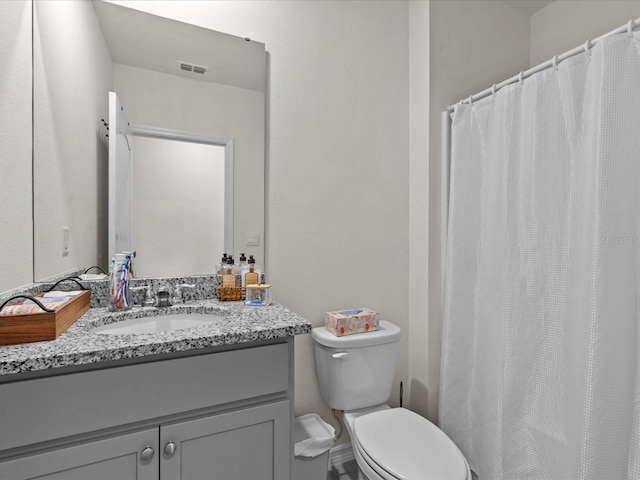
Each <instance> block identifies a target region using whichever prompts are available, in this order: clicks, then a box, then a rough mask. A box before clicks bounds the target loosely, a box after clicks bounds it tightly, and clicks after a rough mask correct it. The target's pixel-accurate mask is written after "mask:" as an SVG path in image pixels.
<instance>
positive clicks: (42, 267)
mask: <svg viewBox="0 0 640 480" xmlns="http://www.w3.org/2000/svg"><path fill="white" fill-rule="evenodd" d="M34 5H35V8H34V10H35V11H34V167H33V168H34V174H33V182H34V205H33V211H34V277H35V278H34V280H36V281H37V280H40V279H42V278H45V277H49V276H52V275H57V274H60V273H63V272H67V271H72V270H76V269H79V268H82V267H87V266H90V265H93V264H96V263H97V264H99V265H101V266H103V268H106V266H107V264H108V261H109V259H110V257H111V256H112V255H113V253H114V252H111V251H109V247H108V223H109V221H108V210H107V207H108V196H107V191H108V183H107V179H108V168H107V167H108V161H107V138H106V134H107V133H108V132H107V131H106V130H105V128H104V126H103V124H102V122H101V119H103V118H104V119H106V118H107V113H108V102H107V99H108V95H107V92H108V91H110V90H114V91H116V92H118V95H119V96H120V99H121V100H122V103H123V104H124V105H125V106H126V108H127V113H128V116H129V121H130V122H131V123H132V124H138V125H152V126H154V127H159V128H166V129H171V130H180V131H184V132H192V133H195V134H200V135H211V136H215V137H218V138H228V139H233V140H234V156H235V162H234V174H235V181H234V199H233V203H234V231H233V232H232V236H233V238H234V242H235V243H234V245H233V251H234V253H236V254H237V253H239V252H240V251H242V252H246V253H247V254H253V255H255V256H256V258H257V259H262V262H264V247H263V244H261V245H259V246H245V241H246V237H247V232H260V233H261V238H264V100H265V91H264V88H265V51H264V45H263V44H260V43H257V42H254V41H245V40H244V39H241V38H238V37H233V36H231V35H226V34H221V33H218V32H214V31H211V30H207V29H205V28H200V27H195V26H193V25H187V24H184V23H181V22H176V21H173V20H169V19H167V18H162V17H158V16H155V15H150V14H147V13H144V12H141V11H138V10H135V9H133V8H127V7H123V6H120V5H114V4H110V3H107V2H103V1H98V0H96V1H94V2H77V1H75V0H69V1H65V0H51V1H50V0H38V1H37V2H35V4H34ZM131 5H132V6H133V7H134V8H135V7H136V3H135V2H131ZM177 8H178V7H177ZM36 30H37V32H36ZM178 62H188V63H191V64H195V65H199V66H205V67H207V69H206V72H207V73H206V75H198V74H195V73H193V72H185V71H181V70H180V68H179V63H178ZM184 167H186V165H185V166H183V168H184ZM189 168H191V167H189ZM184 172H186V168H184ZM184 172H183V173H184ZM192 175H193V176H194V177H195V176H196V175H197V173H196V172H192ZM165 193H166V194H167V195H169V194H170V193H171V192H170V191H166V192H165ZM166 200H167V202H168V203H170V204H171V203H173V204H176V203H177V202H178V200H173V201H172V200H171V198H170V197H167V198H166ZM152 215H155V214H153V213H148V214H146V218H151V216H152ZM63 227H66V228H68V230H69V236H68V245H67V249H66V250H65V245H64V241H65V240H64V236H63V234H62V232H63ZM195 233H196V229H192V228H191V227H189V230H188V231H181V232H177V229H176V236H177V237H182V238H183V239H184V240H185V242H186V241H191V240H194V239H193V238H192V237H193V235H194V234H195ZM134 248H135V249H136V250H138V253H139V255H142V254H143V252H142V249H141V248H139V247H137V246H136V247H134ZM197 248H199V249H200V248H209V249H210V250H217V249H218V248H219V247H217V246H214V245H209V246H208V247H197ZM65 252H66V253H65ZM191 253H192V252H190V251H189V249H186V250H185V251H184V255H191ZM211 253H212V256H213V258H216V259H217V258H218V257H219V256H220V253H222V252H221V251H212V252H211ZM229 253H230V252H229ZM258 261H260V260H258ZM198 262H199V268H198V271H197V272H192V273H194V274H195V273H203V271H209V272H210V271H212V270H213V265H214V264H215V263H217V260H216V262H213V263H212V264H211V265H203V264H202V263H208V262H209V260H208V259H201V260H199V261H198Z"/></svg>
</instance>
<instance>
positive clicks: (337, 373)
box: [311, 321, 471, 480]
mask: <svg viewBox="0 0 640 480" xmlns="http://www.w3.org/2000/svg"><path fill="white" fill-rule="evenodd" d="M311 336H312V338H313V340H314V342H315V357H316V372H317V376H318V386H319V388H320V395H321V396H322V399H323V400H324V401H325V402H326V403H327V404H329V406H330V407H331V408H334V409H336V410H343V411H344V423H345V425H346V427H347V430H348V432H349V435H350V436H351V444H352V446H353V453H354V455H355V458H356V462H357V463H358V467H359V478H360V479H361V480H471V472H470V470H469V466H468V464H467V461H466V460H465V458H464V456H463V455H462V452H460V450H459V449H458V447H456V445H455V444H454V443H453V442H452V441H451V439H449V437H447V435H445V433H444V432H443V431H442V430H440V429H439V428H438V427H436V426H435V425H434V424H432V423H431V422H429V421H428V420H427V419H425V418H424V417H421V416H420V415H418V414H416V413H414V412H411V411H410V410H407V409H405V408H390V407H389V406H388V405H386V404H385V402H386V401H387V400H388V399H389V396H390V394H391V386H392V382H393V373H394V366H395V354H396V348H397V344H398V339H399V338H400V329H399V328H398V327H397V326H395V325H394V324H393V323H391V322H386V321H381V322H380V328H379V329H378V330H376V331H373V332H368V333H360V334H355V335H347V336H344V337H336V336H335V335H333V334H332V333H330V332H328V331H327V330H326V329H325V328H324V327H318V328H314V329H313V330H312V331H311Z"/></svg>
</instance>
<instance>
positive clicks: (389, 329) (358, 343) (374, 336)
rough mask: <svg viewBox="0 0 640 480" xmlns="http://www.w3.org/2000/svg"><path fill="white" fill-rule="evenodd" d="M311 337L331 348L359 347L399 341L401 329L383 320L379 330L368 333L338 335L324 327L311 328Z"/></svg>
mask: <svg viewBox="0 0 640 480" xmlns="http://www.w3.org/2000/svg"><path fill="white" fill-rule="evenodd" d="M311 337H312V338H313V339H314V340H315V341H316V342H318V343H319V344H320V345H324V346H325V347H330V348H358V347H371V346H373V345H382V344H384V343H392V342H397V341H398V340H399V339H400V329H399V328H398V327H397V326H395V325H394V324H393V323H391V322H387V321H386V320H381V321H380V324H379V325H378V329H377V330H372V331H370V332H367V333H354V334H353V335H345V336H343V337H336V336H335V335H334V334H333V333H331V332H329V331H328V330H327V329H326V328H324V327H316V328H314V329H312V330H311Z"/></svg>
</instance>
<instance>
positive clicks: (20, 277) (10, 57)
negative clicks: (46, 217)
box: [0, 0, 33, 292]
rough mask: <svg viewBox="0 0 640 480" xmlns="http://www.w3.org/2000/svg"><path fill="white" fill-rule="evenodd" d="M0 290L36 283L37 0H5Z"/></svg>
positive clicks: (0, 81)
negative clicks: (34, 19) (33, 124)
mask: <svg viewBox="0 0 640 480" xmlns="http://www.w3.org/2000/svg"><path fill="white" fill-rule="evenodd" d="M0 45H2V46H3V47H2V48H0V64H1V65H2V68H0V98H1V99H2V106H1V108H2V112H0V113H1V114H0V132H2V133H1V134H0V245H2V248H1V249H0V292H4V291H6V290H10V289H13V288H17V287H19V286H22V285H26V284H28V283H31V281H32V279H33V255H32V251H33V243H32V242H33V238H32V235H33V230H32V225H33V224H32V221H31V2H30V1H26V0H21V1H15V2H0Z"/></svg>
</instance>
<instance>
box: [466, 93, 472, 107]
mask: <svg viewBox="0 0 640 480" xmlns="http://www.w3.org/2000/svg"><path fill="white" fill-rule="evenodd" d="M467 100H468V101H469V105H473V95H469V98H467Z"/></svg>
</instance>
